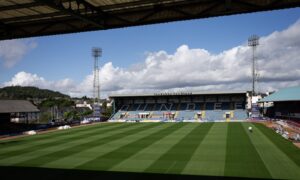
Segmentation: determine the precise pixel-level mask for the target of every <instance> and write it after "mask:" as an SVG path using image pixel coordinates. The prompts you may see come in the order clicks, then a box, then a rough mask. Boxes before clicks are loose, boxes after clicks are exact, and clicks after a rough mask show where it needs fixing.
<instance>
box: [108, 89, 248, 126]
mask: <svg viewBox="0 0 300 180" xmlns="http://www.w3.org/2000/svg"><path fill="white" fill-rule="evenodd" d="M247 95H248V94H247V92H214V93H212V92H210V93H179V94H178V93H174V94H171V93H167V94H151V95H114V96H110V98H111V99H112V100H113V109H114V114H113V116H112V117H111V118H110V120H109V121H111V122H115V121H117V122H124V121H129V122H131V121H135V122H136V121H146V122H149V121H155V122H157V121H161V122H163V121H209V122H210V121H238V120H245V119H246V118H247V117H248V116H247V110H246V108H245V107H246V101H247Z"/></svg>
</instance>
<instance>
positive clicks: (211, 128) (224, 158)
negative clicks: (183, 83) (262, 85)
mask: <svg viewBox="0 0 300 180" xmlns="http://www.w3.org/2000/svg"><path fill="white" fill-rule="evenodd" d="M249 126H252V128H253V132H252V133H251V132H249V131H248V127H249ZM0 173H1V175H2V176H3V175H4V177H11V176H12V177H16V176H19V177H23V178H27V177H26V176H30V177H36V176H45V174H48V175H49V177H50V176H52V177H51V178H52V179H53V178H54V177H55V176H63V175H66V174H67V177H68V178H71V177H72V176H73V178H74V179H76V178H80V177H81V178H84V177H86V176H84V175H83V173H85V174H88V173H91V174H93V177H94V176H95V177H96V175H97V176H101V175H104V176H105V175H113V174H121V175H120V177H127V176H128V174H129V175H130V176H128V177H131V176H134V177H139V178H141V177H142V178H144V177H145V178H147V176H148V177H154V178H155V177H156V175H161V176H166V175H168V176H172V177H175V176H176V177H179V178H180V177H184V179H186V178H187V177H199V176H205V177H216V176H217V177H219V176H221V177H223V176H225V177H231V178H233V177H239V178H240V177H244V178H275V179H300V149H298V148H297V147H295V146H294V145H293V144H292V143H291V142H289V141H287V140H285V139H283V138H282V137H281V136H279V135H278V134H276V133H275V132H274V131H273V130H271V129H268V128H266V127H265V126H264V125H262V124H257V123H248V122H243V123H240V122H234V123H102V124H96V125H92V126H85V127H79V128H73V129H68V130H62V131H56V132H50V133H46V134H40V135H35V136H30V137H23V138H17V139H12V140H2V141H0ZM50 174H51V175H50ZM95 174H96V175H95ZM132 174H134V175H132ZM49 179H50V178H49Z"/></svg>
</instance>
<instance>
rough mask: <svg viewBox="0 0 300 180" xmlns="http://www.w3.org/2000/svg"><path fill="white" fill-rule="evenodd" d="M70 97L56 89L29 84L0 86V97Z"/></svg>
mask: <svg viewBox="0 0 300 180" xmlns="http://www.w3.org/2000/svg"><path fill="white" fill-rule="evenodd" d="M57 97H61V98H70V96H68V95H65V94H62V93H60V92H57V91H52V90H48V89H39V88H37V87H31V86H24V87H23V86H7V87H3V88H0V99H28V98H38V99H43V98H57Z"/></svg>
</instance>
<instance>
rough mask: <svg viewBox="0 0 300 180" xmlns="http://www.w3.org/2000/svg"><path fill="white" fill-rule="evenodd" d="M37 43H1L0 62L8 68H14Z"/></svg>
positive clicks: (6, 41) (14, 41) (17, 41)
mask: <svg viewBox="0 0 300 180" xmlns="http://www.w3.org/2000/svg"><path fill="white" fill-rule="evenodd" d="M36 46H37V43H36V42H35V41H32V40H5V41H0V61H2V64H3V65H4V67H6V68H11V67H13V66H14V65H15V64H16V63H17V62H18V61H20V60H21V59H22V58H23V57H24V55H25V54H26V53H27V52H28V51H30V50H31V49H34V48H36Z"/></svg>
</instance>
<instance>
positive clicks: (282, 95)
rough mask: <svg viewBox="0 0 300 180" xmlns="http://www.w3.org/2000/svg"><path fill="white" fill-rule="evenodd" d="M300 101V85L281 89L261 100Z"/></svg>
mask: <svg viewBox="0 0 300 180" xmlns="http://www.w3.org/2000/svg"><path fill="white" fill-rule="evenodd" d="M279 101H300V86H296V87H289V88H284V89H280V90H278V91H277V92H275V93H274V94H271V95H269V96H267V97H265V98H263V99H261V100H260V101H259V102H279Z"/></svg>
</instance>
